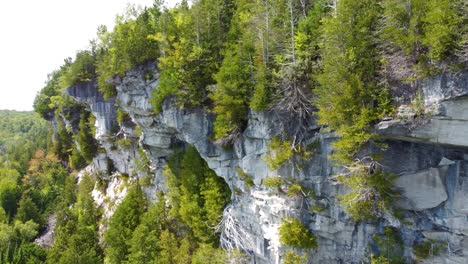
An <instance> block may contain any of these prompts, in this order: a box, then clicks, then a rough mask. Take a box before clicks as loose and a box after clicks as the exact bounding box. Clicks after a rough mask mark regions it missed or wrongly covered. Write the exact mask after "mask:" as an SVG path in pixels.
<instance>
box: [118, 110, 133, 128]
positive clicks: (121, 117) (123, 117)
mask: <svg viewBox="0 0 468 264" xmlns="http://www.w3.org/2000/svg"><path fill="white" fill-rule="evenodd" d="M130 120H131V119H130V116H129V115H128V113H127V112H125V111H124V110H122V109H121V108H118V109H117V122H118V123H119V124H122V123H124V122H128V121H130Z"/></svg>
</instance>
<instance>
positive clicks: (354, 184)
mask: <svg viewBox="0 0 468 264" xmlns="http://www.w3.org/2000/svg"><path fill="white" fill-rule="evenodd" d="M349 170H350V171H349V176H348V177H346V176H339V177H338V180H340V181H341V182H342V183H344V184H345V185H346V186H347V187H348V188H350V189H351V191H350V192H349V193H348V194H345V195H343V196H341V197H339V200H340V202H341V203H342V204H343V205H344V207H345V209H346V211H347V212H348V213H349V214H351V217H352V218H353V219H354V220H356V221H363V220H367V219H372V220H375V219H377V218H378V217H380V216H381V215H382V214H383V213H384V212H391V210H392V204H393V197H394V195H395V191H394V190H392V187H393V182H394V181H395V179H396V178H395V176H394V175H392V174H389V173H385V172H381V171H375V172H372V173H369V171H370V168H369V166H366V165H363V164H358V163H354V164H353V165H351V166H350V167H349Z"/></svg>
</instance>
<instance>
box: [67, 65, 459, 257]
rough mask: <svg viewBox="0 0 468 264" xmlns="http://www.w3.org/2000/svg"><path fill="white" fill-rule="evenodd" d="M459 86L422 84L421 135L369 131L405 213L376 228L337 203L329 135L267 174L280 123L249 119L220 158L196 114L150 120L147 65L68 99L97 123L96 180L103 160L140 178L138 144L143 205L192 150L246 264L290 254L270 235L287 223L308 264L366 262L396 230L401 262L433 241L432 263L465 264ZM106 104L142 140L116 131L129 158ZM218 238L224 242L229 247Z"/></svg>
mask: <svg viewBox="0 0 468 264" xmlns="http://www.w3.org/2000/svg"><path fill="white" fill-rule="evenodd" d="M147 72H152V73H153V74H152V76H154V78H152V79H147V78H145V76H148V74H146V73H147ZM467 76H468V75H459V76H452V75H450V74H445V75H440V76H439V77H436V78H434V79H432V80H428V81H427V82H425V84H424V87H425V88H424V89H425V90H424V91H425V93H424V98H425V99H426V102H427V104H428V105H429V104H430V105H433V106H437V107H432V108H434V109H438V112H437V113H436V114H434V115H433V116H432V117H431V119H430V120H429V121H428V122H426V123H424V124H422V125H421V126H419V127H416V128H415V127H413V126H411V125H410V122H409V121H408V120H405V121H402V120H391V121H386V122H385V123H382V124H380V125H379V126H378V131H379V133H381V134H382V135H384V136H385V137H386V138H387V139H388V141H387V144H388V147H387V148H386V150H385V151H384V160H383V161H382V164H383V166H384V167H385V168H386V169H387V170H390V171H392V172H393V173H395V174H397V175H399V179H398V180H397V182H396V187H398V189H399V190H400V193H401V197H396V202H397V203H398V204H399V205H400V206H401V207H402V208H404V209H405V210H406V211H405V212H404V214H403V215H402V216H401V219H399V220H398V219H393V218H388V219H381V221H379V222H375V223H356V222H354V221H353V220H352V219H350V217H349V216H348V215H347V214H346V213H345V212H344V210H343V208H342V206H341V205H340V203H339V202H338V200H337V197H338V196H339V195H341V194H344V193H346V192H347V190H346V189H345V188H344V187H343V186H342V185H340V184H337V183H336V181H335V178H334V176H335V174H336V173H337V172H340V171H341V168H339V167H335V166H334V165H333V163H332V162H331V161H330V160H329V156H330V154H331V153H332V151H333V149H332V145H331V143H332V142H333V141H335V140H336V135H334V134H333V133H327V132H320V129H319V128H318V127H316V126H315V127H313V128H312V127H311V131H310V134H311V137H312V139H313V140H314V141H317V142H319V143H320V144H318V148H317V149H316V150H315V152H314V153H313V155H311V156H310V157H309V158H308V159H307V160H305V161H304V162H303V163H302V164H301V166H295V165H293V164H285V165H284V166H282V167H281V168H280V169H278V170H273V169H271V168H269V167H268V166H267V164H266V162H265V161H264V160H265V157H266V156H267V155H269V154H270V153H268V144H269V142H270V140H271V138H272V137H273V136H275V135H277V134H279V133H280V127H281V126H280V124H281V122H282V120H281V118H280V117H279V116H278V115H276V114H274V113H271V112H264V113H257V112H253V111H252V112H250V113H249V121H248V126H247V128H246V129H245V131H244V133H243V134H242V136H241V137H240V138H239V139H238V140H237V141H236V142H235V144H234V145H233V147H232V148H230V149H225V148H222V147H220V146H218V145H216V144H214V143H213V142H212V141H211V140H210V138H211V135H212V129H213V121H214V118H215V117H214V116H213V114H211V113H209V112H207V111H205V110H203V109H201V108H199V109H178V108H176V107H175V106H174V104H173V103H172V99H168V100H166V101H165V103H164V104H163V111H162V113H160V114H158V115H156V114H154V112H153V111H152V106H151V104H150V103H149V102H150V98H151V94H152V92H153V91H157V89H158V71H157V69H156V66H155V64H151V63H150V64H147V65H145V66H141V67H138V68H135V69H132V70H130V71H128V72H127V75H126V76H125V77H124V78H121V79H116V80H114V84H116V89H117V96H116V98H113V99H110V100H104V99H102V97H101V96H100V95H99V93H98V92H97V89H96V87H95V83H91V84H89V86H86V87H85V88H84V89H83V90H80V89H79V88H78V87H71V88H70V89H69V90H68V94H70V95H71V96H73V97H75V98H76V99H77V100H79V101H81V102H83V103H86V104H88V105H89V108H90V110H91V111H92V112H93V114H94V115H95V116H96V117H97V121H96V122H97V126H98V127H99V128H100V129H99V131H100V133H99V134H98V138H99V139H100V141H101V143H102V145H103V146H104V148H105V149H106V154H101V155H100V156H98V157H96V159H95V162H94V168H93V170H95V171H104V170H105V166H106V164H107V161H106V160H107V159H108V158H109V159H111V160H112V161H113V164H115V167H116V169H117V171H118V173H125V174H127V175H130V176H131V177H132V175H133V176H135V177H140V178H141V177H143V175H141V173H139V172H138V169H137V168H136V166H135V160H136V159H138V157H139V155H140V152H139V151H137V147H136V145H138V144H136V143H137V141H136V139H138V140H139V144H140V145H141V146H142V147H143V149H144V150H145V153H146V154H147V155H148V157H150V159H151V168H152V173H153V179H152V183H153V185H152V187H147V188H146V192H147V194H148V197H153V196H154V193H155V192H156V190H158V189H165V188H166V187H165V184H164V177H162V170H163V165H164V164H165V162H166V160H167V158H168V156H170V155H171V153H173V151H174V149H175V148H177V147H180V146H184V145H193V146H195V148H196V149H197V150H198V152H199V153H200V155H201V156H202V157H203V158H204V159H205V160H206V161H207V163H208V165H209V167H210V168H211V169H213V170H214V171H215V172H216V174H217V175H218V176H220V177H222V178H224V180H225V181H226V183H227V184H228V185H229V186H230V188H231V190H232V201H231V203H230V205H229V206H228V207H227V208H226V211H225V217H228V218H229V219H231V220H232V221H235V222H236V223H237V226H238V228H239V229H241V231H242V234H244V237H243V239H242V248H244V249H245V252H246V253H247V254H248V255H250V256H251V258H252V261H253V263H281V261H282V255H283V253H284V252H285V250H289V248H287V247H284V246H282V245H281V244H280V243H279V235H278V227H279V226H280V224H281V219H282V218H283V217H291V216H293V217H298V218H300V219H302V220H303V221H304V222H305V223H306V224H307V226H308V227H309V229H310V230H312V231H313V233H314V234H316V235H317V237H318V248H317V249H316V250H314V251H311V252H308V253H310V255H311V256H312V258H311V261H312V263H361V262H362V261H364V260H367V259H368V258H369V256H370V252H371V251H372V250H373V247H372V245H373V243H374V241H373V234H375V233H376V232H381V231H382V227H383V226H385V225H391V226H395V227H398V228H400V229H401V230H402V232H401V233H402V235H403V241H404V248H405V253H404V254H405V257H407V258H408V259H409V258H410V257H411V254H412V252H411V251H412V245H413V243H414V242H415V241H422V240H425V239H426V240H427V239H432V237H436V239H437V240H442V241H444V243H445V242H446V243H447V244H448V245H449V248H450V251H447V253H446V252H445V251H444V252H443V253H442V254H441V256H439V257H438V258H437V259H436V258H434V259H433V260H434V261H439V260H441V261H442V262H441V263H449V262H450V261H452V260H453V261H455V260H460V259H461V260H466V259H468V256H467V255H466V254H467V252H466V250H465V248H466V247H465V246H466V244H467V243H468V242H467V241H468V239H467V238H466V236H467V235H468V221H466V219H467V217H468V206H467V204H468V203H467V202H466V201H468V151H467V150H466V149H465V148H466V147H468V139H467V137H466V136H467V135H468V118H467V114H466V112H465V111H464V109H466V107H467V105H468V100H465V99H463V96H465V95H467V92H468V87H467V83H468V82H467V80H466V79H467ZM454 78H455V79H454ZM457 78H458V79H457ZM115 102H118V104H119V106H120V108H122V109H123V110H124V111H125V112H127V113H128V114H129V115H130V117H131V119H132V122H133V123H134V124H135V125H137V126H138V127H139V129H140V130H141V135H136V134H135V131H134V129H133V128H131V127H126V128H123V129H122V131H123V134H124V135H123V136H124V137H129V138H131V139H135V140H133V142H134V143H135V144H134V147H132V148H130V149H122V148H120V147H117V148H115V144H113V143H112V142H111V141H112V140H111V138H112V136H110V135H109V131H110V130H109V128H110V127H112V126H113V125H114V124H115V121H114V120H115V114H114V113H115V109H113V110H112V109H110V108H112V107H113V105H114V104H115ZM108 107H109V108H108ZM109 113H110V114H109ZM463 131H466V132H463ZM428 143H431V144H428ZM240 171H242V172H243V173H245V174H247V175H250V176H251V177H252V179H253V182H254V186H248V185H247V184H246V183H245V182H244V181H243V180H242V178H241V177H240V176H239V172H240ZM118 173H117V174H114V175H113V176H111V178H112V180H111V184H110V185H109V187H108V188H107V192H105V193H107V194H112V196H113V197H114V198H116V200H118V199H120V198H119V197H122V196H123V195H124V192H120V193H118V194H117V193H116V192H115V189H118V188H119V187H118V186H123V184H122V183H119V176H118ZM268 176H280V177H283V178H285V179H289V180H292V181H297V182H301V183H302V184H303V185H304V186H306V187H307V188H309V189H311V190H313V191H314V193H315V195H314V196H313V197H310V198H309V199H308V203H312V204H314V205H317V206H319V207H320V208H322V209H323V210H319V211H311V210H309V209H308V204H305V200H304V199H303V198H301V197H290V196H287V195H285V194H283V193H277V192H272V191H271V190H268V189H267V188H265V187H264V186H263V185H262V181H263V180H264V179H265V178H266V177H268ZM95 198H96V199H98V200H99V201H100V202H101V203H104V205H105V202H104V200H106V195H105V194H104V192H98V191H96V194H95ZM397 198H398V199H397ZM225 235H226V237H224V238H225V239H226V240H227V241H229V240H230V239H231V240H232V239H233V238H232V237H229V235H228V234H227V233H226V234H225ZM434 263H435V262H434Z"/></svg>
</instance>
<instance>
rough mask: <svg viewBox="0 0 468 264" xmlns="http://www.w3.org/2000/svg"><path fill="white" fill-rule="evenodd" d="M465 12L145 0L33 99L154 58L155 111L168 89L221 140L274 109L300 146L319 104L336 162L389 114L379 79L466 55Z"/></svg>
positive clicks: (429, 4)
mask: <svg viewBox="0 0 468 264" xmlns="http://www.w3.org/2000/svg"><path fill="white" fill-rule="evenodd" d="M466 11H467V6H466V3H465V2H464V1H463V0H455V1H449V0H431V1H422V0H412V1H403V0H382V1H367V2H366V1H357V0H340V1H331V0H314V1H312V0H263V1H262V0H255V1H253V0H198V1H194V2H193V3H191V5H189V4H188V3H187V1H182V2H181V3H180V4H179V5H177V6H176V7H174V8H171V9H167V8H165V7H163V3H162V2H161V1H155V2H154V5H153V6H152V7H150V8H145V9H143V10H139V9H136V8H129V9H128V10H127V11H126V13H125V14H124V15H121V16H118V17H117V20H116V22H117V23H116V26H115V28H114V29H113V30H112V31H108V30H107V29H106V27H104V26H102V27H100V28H99V30H98V35H97V38H96V39H95V40H93V41H92V42H91V48H90V49H89V50H84V51H79V52H78V53H77V54H76V56H75V59H73V60H72V59H71V58H69V59H67V60H66V61H65V64H64V65H63V66H62V68H61V69H60V70H58V71H56V72H54V73H53V74H52V75H51V78H50V81H49V83H48V84H47V86H46V87H45V88H44V89H43V90H42V92H41V93H40V94H39V95H38V97H37V98H36V102H35V109H36V111H37V112H39V113H40V114H42V115H44V116H45V115H46V114H47V113H50V111H51V110H54V109H57V108H59V107H60V104H64V103H66V102H64V101H66V100H58V99H57V98H56V96H60V93H59V91H60V89H63V88H65V87H68V86H70V85H74V84H77V83H80V82H86V81H89V80H91V79H94V78H97V79H98V84H99V89H100V90H101V91H102V92H103V93H104V95H105V96H107V97H110V96H113V95H115V87H113V84H112V82H110V81H109V80H110V79H112V78H113V77H115V76H119V75H120V76H124V75H125V71H126V70H128V69H130V68H132V67H135V66H137V65H140V64H143V63H145V62H146V61H157V62H158V68H159V70H160V71H161V72H160V80H159V88H158V89H157V90H155V91H154V94H153V99H152V103H153V105H154V110H155V112H159V111H160V110H161V104H162V102H163V101H164V99H165V98H167V97H168V96H172V95H175V96H176V98H178V99H177V105H178V106H179V107H182V108H192V107H197V106H204V107H209V108H211V109H212V111H214V112H215V113H216V114H217V119H216V122H215V128H214V139H217V140H219V142H221V143H224V144H229V143H230V141H232V139H234V138H235V137H236V136H237V135H239V133H241V132H242V130H243V129H244V128H245V127H246V122H247V114H248V111H249V109H254V110H258V111H260V110H266V109H275V110H277V111H279V112H283V113H284V114H286V115H288V116H289V117H290V118H288V120H292V122H290V123H291V124H286V125H285V128H284V129H285V133H286V134H289V135H290V137H291V138H292V139H293V141H292V142H293V144H294V145H300V144H301V143H302V140H303V139H304V135H303V133H304V132H305V131H306V129H307V126H308V125H310V123H309V121H310V116H311V115H312V114H313V112H315V111H316V110H317V109H318V115H319V117H320V122H321V123H323V124H327V125H329V126H330V127H331V128H332V129H334V130H336V131H337V132H339V133H340V134H341V135H342V139H343V140H342V141H340V142H339V143H337V145H336V147H337V150H338V152H340V153H341V154H340V153H338V154H337V155H336V156H337V157H338V158H339V159H340V160H341V161H346V160H349V159H350V158H351V157H352V156H353V155H355V154H356V152H357V151H358V149H360V147H361V146H362V145H363V144H364V143H366V142H368V141H369V140H370V139H371V138H372V134H371V129H370V127H371V124H373V123H375V122H376V121H377V120H379V119H380V118H382V116H384V115H390V114H391V113H392V109H393V107H392V96H391V93H390V89H389V88H391V87H394V85H395V84H396V85H397V86H398V84H402V83H412V82H414V81H415V80H418V79H420V78H422V77H424V76H425V75H427V74H432V73H434V72H437V71H440V70H445V69H446V68H447V65H449V67H451V69H457V67H458V68H460V67H462V65H464V64H463V63H466V62H467V59H466V54H467V50H466V49H467V47H468V44H467V39H468V37H467V36H468V33H467V32H468V30H467V29H466V28H467V27H466V21H467V15H466V13H467V12H466ZM450 65H451V66H450ZM392 85H393V86H392ZM412 93H413V94H414V92H412ZM285 123H288V122H285ZM293 124H294V125H293Z"/></svg>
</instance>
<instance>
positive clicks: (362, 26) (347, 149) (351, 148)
mask: <svg viewBox="0 0 468 264" xmlns="http://www.w3.org/2000/svg"><path fill="white" fill-rule="evenodd" d="M379 15H380V8H379V5H378V2H376V1H372V0H365V1H361V0H348V1H339V2H338V6H337V9H336V13H335V16H333V17H330V18H327V19H325V20H324V25H323V28H324V33H323V38H324V41H323V48H322V58H323V59H322V63H323V73H322V74H320V75H319V77H318V80H319V82H320V86H319V88H318V89H316V90H315V92H316V93H317V95H318V98H317V101H316V104H317V106H318V108H319V111H318V114H319V122H320V123H321V124H328V125H329V126H330V128H332V129H334V130H335V131H337V132H338V133H339V134H340V136H341V137H340V140H339V141H338V142H336V143H335V144H334V148H335V150H336V153H335V154H334V157H335V158H336V159H337V160H339V161H340V162H342V163H347V162H350V161H352V158H353V157H354V156H355V155H356V154H357V152H358V151H359V150H360V148H361V147H362V146H363V145H364V144H365V143H367V142H368V141H369V140H370V139H372V133H371V128H372V124H373V123H374V122H376V121H378V120H379V119H380V118H381V117H382V116H383V115H384V114H386V113H388V112H389V111H390V106H389V100H388V94H387V92H386V89H385V88H384V87H381V86H380V85H379V81H378V80H377V79H376V73H377V70H378V68H379V60H378V57H379V56H378V50H377V49H376V43H375V34H376V30H377V29H376V26H377V22H378V18H379ZM349 21H353V22H352V23H350V22H349Z"/></svg>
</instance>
